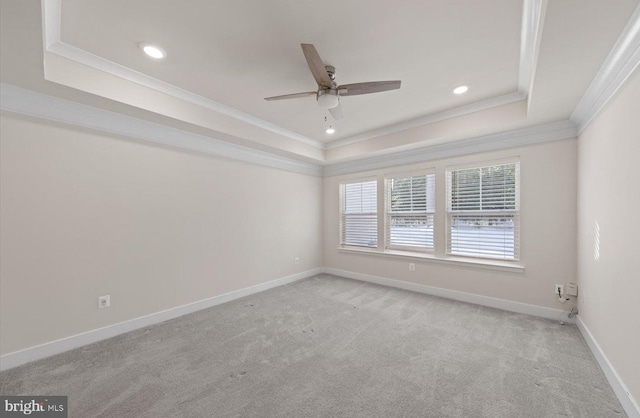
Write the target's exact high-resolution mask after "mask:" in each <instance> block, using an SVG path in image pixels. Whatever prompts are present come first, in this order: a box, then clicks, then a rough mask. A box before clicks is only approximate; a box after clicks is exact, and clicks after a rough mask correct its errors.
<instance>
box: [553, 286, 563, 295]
mask: <svg viewBox="0 0 640 418" xmlns="http://www.w3.org/2000/svg"><path fill="white" fill-rule="evenodd" d="M558 290H560V294H561V295H564V286H563V285H561V284H557V285H556V287H555V289H554V293H555V294H556V295H557V294H558Z"/></svg>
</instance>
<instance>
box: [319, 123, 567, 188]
mask: <svg viewBox="0 0 640 418" xmlns="http://www.w3.org/2000/svg"><path fill="white" fill-rule="evenodd" d="M577 135H578V129H577V127H576V125H575V124H574V123H573V122H571V121H569V120H564V121H561V122H555V123H551V124H545V125H537V126H532V127H529V128H523V129H516V130H512V131H507V132H500V133H497V134H490V135H484V136H480V137H475V138H469V139H463V140H460V141H455V142H450V143H445V144H438V145H433V146H427V147H423V148H420V149H413V150H407V151H401V152H397V153H394V154H386V155H381V156H376V157H371V158H366V159H362V160H356V161H350V162H344V163H337V164H331V165H327V166H325V167H324V172H323V174H324V177H331V176H338V175H342V174H351V173H357V172H361V171H369V170H377V169H381V168H388V167H394V166H401V165H407V164H415V163H421V162H425V161H432V160H437V159H441V158H449V157H457V156H461V155H468V154H474V153H480V152H487V151H497V150H501V149H507V148H514V147H520V146H524V145H532V144H539V143H543V142H549V141H556V140H561V139H569V138H575V137H576V136H577Z"/></svg>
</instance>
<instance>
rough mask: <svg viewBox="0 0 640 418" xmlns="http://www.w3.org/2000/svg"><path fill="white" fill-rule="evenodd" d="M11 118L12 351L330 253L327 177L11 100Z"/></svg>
mask: <svg viewBox="0 0 640 418" xmlns="http://www.w3.org/2000/svg"><path fill="white" fill-rule="evenodd" d="M1 128H2V130H1V134H0V138H1V145H2V152H1V164H0V166H1V169H2V171H1V176H0V179H1V184H0V191H1V195H0V202H1V207H0V215H1V220H0V226H1V231H0V237H1V242H0V248H1V252H0V258H1V259H0V265H1V271H0V278H1V280H0V353H2V354H5V353H8V352H12V351H16V350H20V349H24V348H27V347H30V346H34V345H37V344H41V343H45V342H49V341H52V340H55V339H59V338H63V337H67V336H71V335H74V334H77V333H80V332H84V331H88V330H92V329H96V328H100V327H104V326H107V325H110V324H114V323H117V322H121V321H125V320H128V319H132V318H135V317H139V316H142V315H147V314H151V313H154V312H158V311H161V310H165V309H169V308H173V307H177V306H180V305H184V304H187V303H190V302H194V301H198V300H202V299H206V298H210V297H213V296H216V295H220V294H222V293H226V292H229V291H233V290H236V289H241V288H245V287H248V286H251V285H255V284H258V283H263V282H266V281H270V280H273V279H277V278H280V277H284V276H287V275H290V274H294V273H297V272H302V271H306V270H309V269H312V268H316V267H320V266H321V261H322V260H321V255H322V248H321V245H320V243H321V239H322V235H321V227H322V224H321V221H322V216H321V210H322V204H321V199H322V180H321V179H320V178H316V177H311V176H306V175H301V174H294V173H290V172H285V171H281V170H276V169H271V168H265V167H259V166H255V165H249V164H245V163H241V162H236V161H231V160H226V159H222V158H216V157H211V156H207V155H202V154H197V153H190V152H186V151H181V150H176V149H171V148H163V147H159V146H157V145H148V144H145V143H143V142H138V141H135V140H130V139H123V138H117V137H113V136H109V135H106V134H101V133H96V132H92V131H89V130H80V129H77V128H73V127H69V126H65V125H58V124H53V123H49V122H45V121H41V120H35V119H29V118H23V117H19V116H16V115H13V114H8V113H3V115H2V127H1ZM296 256H297V257H299V258H300V263H299V264H297V265H296V264H294V257H296ZM105 294H110V295H111V305H112V306H111V308H110V309H103V310H98V309H97V297H98V296H100V295H105Z"/></svg>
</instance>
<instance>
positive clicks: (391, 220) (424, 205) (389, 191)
mask: <svg viewBox="0 0 640 418" xmlns="http://www.w3.org/2000/svg"><path fill="white" fill-rule="evenodd" d="M385 188H386V193H385V237H386V243H385V244H386V245H385V246H386V248H390V249H394V248H395V249H409V250H433V220H434V219H433V214H434V212H435V174H433V173H429V174H421V175H414V176H397V177H388V178H386V179H385Z"/></svg>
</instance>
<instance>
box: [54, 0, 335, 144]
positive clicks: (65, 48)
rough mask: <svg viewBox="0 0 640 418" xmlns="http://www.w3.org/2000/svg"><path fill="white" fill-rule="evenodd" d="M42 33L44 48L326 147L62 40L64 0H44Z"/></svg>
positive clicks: (199, 104) (243, 119)
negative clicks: (61, 24) (61, 28)
mask: <svg viewBox="0 0 640 418" xmlns="http://www.w3.org/2000/svg"><path fill="white" fill-rule="evenodd" d="M42 15H43V19H42V21H43V25H44V28H43V33H44V47H45V51H47V52H50V53H53V54H56V55H59V56H61V57H64V58H67V59H70V60H72V61H75V62H78V63H80V64H83V65H86V66H88V67H91V68H95V69H97V70H100V71H104V72H106V73H108V74H112V75H115V76H117V77H120V78H123V79H125V80H128V81H131V82H134V83H137V84H140V85H142V86H145V87H149V88H151V89H154V90H157V91H160V92H162V93H165V94H168V95H170V96H173V97H176V98H178V99H181V100H185V101H187V102H190V103H193V104H196V105H198V106H202V107H204V108H206V109H209V110H213V111H214V112H218V113H221V114H223V115H226V116H230V117H232V118H235V119H238V120H241V121H243V122H246V123H249V124H251V125H254V126H257V127H259V128H262V129H265V130H267V131H270V132H274V133H276V134H279V135H282V136H284V137H287V138H290V139H294V140H296V141H300V142H303V143H305V144H307V145H311V146H313V147H316V148H320V149H324V143H323V142H321V141H318V140H316V139H312V138H308V137H306V136H304V135H300V134H298V133H296V132H293V131H290V130H288V129H285V128H283V127H280V126H277V125H275V124H273V123H270V122H267V121H265V120H263V119H260V118H257V117H255V116H252V115H250V114H248V113H245V112H242V111H240V110H238V109H234V108H232V107H230V106H226V105H224V104H222V103H219V102H216V101H214V100H211V99H208V98H206V97H203V96H200V95H198V94H195V93H192V92H190V91H188V90H185V89H182V88H180V87H177V86H174V85H173V84H169V83H166V82H164V81H162V80H158V79H157V78H153V77H150V76H148V75H146V74H143V73H141V72H139V71H136V70H133V69H131V68H129V67H125V66H124V65H120V64H117V63H115V62H113V61H109V60H107V59H105V58H102V57H100V56H98V55H95V54H92V53H90V52H87V51H85V50H82V49H80V48H76V47H74V46H72V45H68V44H66V43H64V42H62V40H61V38H60V27H61V26H60V22H61V18H62V0H42Z"/></svg>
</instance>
